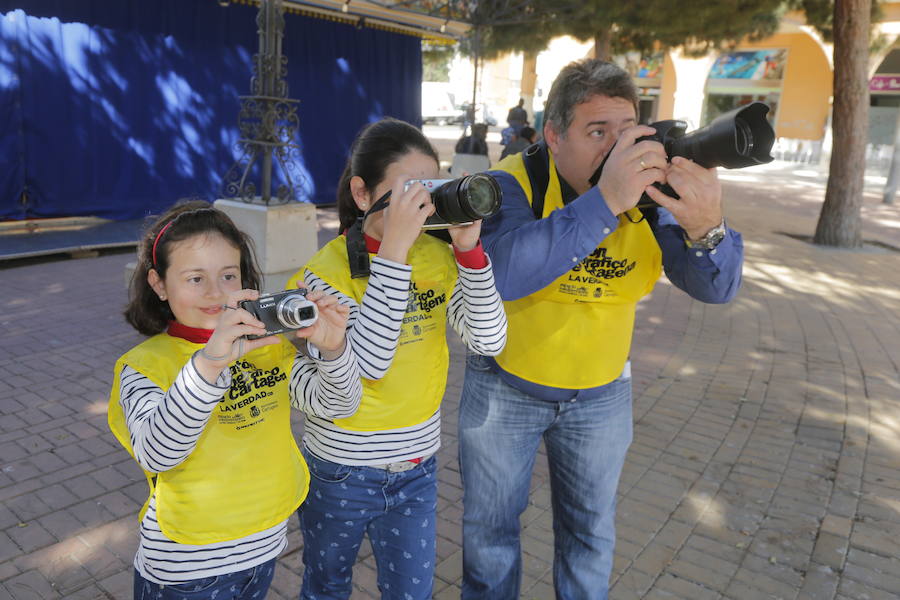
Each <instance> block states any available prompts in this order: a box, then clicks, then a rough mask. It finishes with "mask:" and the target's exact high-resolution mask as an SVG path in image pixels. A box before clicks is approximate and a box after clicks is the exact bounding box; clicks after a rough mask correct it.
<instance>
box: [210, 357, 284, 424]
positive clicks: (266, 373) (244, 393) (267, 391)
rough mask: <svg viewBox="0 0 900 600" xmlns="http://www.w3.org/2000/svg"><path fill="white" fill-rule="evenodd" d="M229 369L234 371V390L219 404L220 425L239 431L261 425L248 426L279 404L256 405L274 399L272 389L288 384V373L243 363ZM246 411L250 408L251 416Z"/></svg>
mask: <svg viewBox="0 0 900 600" xmlns="http://www.w3.org/2000/svg"><path fill="white" fill-rule="evenodd" d="M229 369H230V371H231V388H230V389H229V390H228V393H227V394H225V395H224V396H223V397H222V400H221V401H220V402H219V422H220V423H221V424H223V425H225V424H230V425H238V427H237V428H236V429H244V428H245V427H249V426H251V425H255V424H256V423H260V422H262V421H263V419H260V420H259V421H255V422H253V423H247V421H248V420H250V419H256V418H258V417H259V416H260V415H262V413H264V412H268V411H270V410H272V409H274V408H277V406H278V402H276V401H270V402H266V403H264V404H263V405H262V406H260V405H258V404H256V402H257V401H259V400H263V399H266V398H270V397H272V396H274V395H275V393H274V391H272V390H271V388H274V387H275V386H276V385H278V384H279V382H282V381H285V380H287V373H285V372H283V371H282V370H281V368H280V367H272V368H271V369H259V368H257V367H256V366H255V365H254V364H253V363H251V362H248V361H247V360H240V361H238V362H236V363H234V364H233V365H231V367H229ZM245 407H249V410H248V411H247V412H248V413H249V416H247V415H246V414H244V413H245V411H243V410H241V409H243V408H245Z"/></svg>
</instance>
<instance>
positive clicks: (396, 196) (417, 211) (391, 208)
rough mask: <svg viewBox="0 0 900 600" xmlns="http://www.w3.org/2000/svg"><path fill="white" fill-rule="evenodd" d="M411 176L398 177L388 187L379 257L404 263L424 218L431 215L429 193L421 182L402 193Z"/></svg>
mask: <svg viewBox="0 0 900 600" xmlns="http://www.w3.org/2000/svg"><path fill="white" fill-rule="evenodd" d="M411 179H415V177H413V176H405V175H404V176H400V177H397V178H396V180H395V181H394V185H393V187H392V188H391V201H390V203H389V204H388V207H387V208H386V209H385V210H384V234H383V236H382V240H381V247H380V248H379V250H378V256H380V257H382V258H385V259H387V260H391V261H394V262H398V263H405V262H406V255H407V253H408V252H409V249H410V248H411V247H412V245H413V242H415V241H416V238H418V237H419V235H420V234H421V233H422V225H424V224H425V219H427V218H428V217H430V216H431V215H432V214H433V213H434V205H433V204H432V203H431V194H429V193H428V190H426V189H425V186H423V185H422V184H421V183H414V184H412V185H411V186H409V189H407V190H405V191H404V189H403V188H404V186H405V183H406V182H407V181H409V180H411Z"/></svg>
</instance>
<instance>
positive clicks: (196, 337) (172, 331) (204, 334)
mask: <svg viewBox="0 0 900 600" xmlns="http://www.w3.org/2000/svg"><path fill="white" fill-rule="evenodd" d="M166 333H168V334H169V335H171V336H172V337H179V338H183V339H185V340H187V341H189V342H193V343H195V344H205V343H206V342H208V341H209V337H210V336H211V335H212V334H213V330H212V329H199V328H197V327H188V326H187V325H182V324H181V323H179V322H177V321H169V328H168V329H167V330H166Z"/></svg>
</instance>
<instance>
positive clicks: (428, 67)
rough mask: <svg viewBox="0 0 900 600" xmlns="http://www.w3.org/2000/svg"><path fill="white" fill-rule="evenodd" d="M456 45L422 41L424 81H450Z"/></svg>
mask: <svg viewBox="0 0 900 600" xmlns="http://www.w3.org/2000/svg"><path fill="white" fill-rule="evenodd" d="M454 50H455V48H454V46H451V45H447V44H439V43H434V42H429V41H427V40H423V41H422V81H450V61H452V60H453V53H454Z"/></svg>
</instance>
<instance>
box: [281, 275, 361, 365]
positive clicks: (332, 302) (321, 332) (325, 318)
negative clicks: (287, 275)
mask: <svg viewBox="0 0 900 600" xmlns="http://www.w3.org/2000/svg"><path fill="white" fill-rule="evenodd" d="M297 287H298V288H303V287H306V286H304V285H303V284H302V283H300V282H298V283H297ZM306 299H307V300H309V301H310V302H314V303H315V305H316V308H317V309H318V310H319V318H318V319H316V322H315V323H313V324H312V325H310V326H309V327H304V328H303V329H298V330H297V331H296V332H295V333H294V335H296V337H297V338H298V339H306V340H307V341H309V342H310V343H312V344H315V346H316V348H318V349H319V351H320V352H321V353H322V358H324V359H326V360H331V359H334V358H337V357H338V356H340V355H341V352H343V351H344V343H345V340H346V331H347V318H348V317H349V316H350V308H349V307H348V306H344V305H343V304H340V303H338V299H337V297H336V296H332V295H330V294H326V293H325V292H321V291H312V292H309V293H308V294H306Z"/></svg>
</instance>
